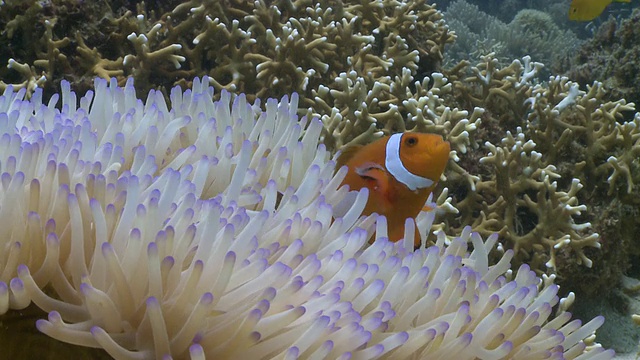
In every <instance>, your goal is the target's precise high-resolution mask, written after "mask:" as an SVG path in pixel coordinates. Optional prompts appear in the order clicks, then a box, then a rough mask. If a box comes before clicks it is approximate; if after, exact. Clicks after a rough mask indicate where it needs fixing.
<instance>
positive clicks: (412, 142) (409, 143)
mask: <svg viewBox="0 0 640 360" xmlns="http://www.w3.org/2000/svg"><path fill="white" fill-rule="evenodd" d="M404 144H405V145H407V146H415V145H416V144H418V138H417V137H415V136H408V137H407V139H406V140H405V141H404Z"/></svg>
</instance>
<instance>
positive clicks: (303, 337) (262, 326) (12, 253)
mask: <svg viewBox="0 0 640 360" xmlns="http://www.w3.org/2000/svg"><path fill="white" fill-rule="evenodd" d="M24 95H25V91H24V90H20V91H18V92H13V89H11V88H8V89H7V90H6V91H5V92H4V95H3V96H2V97H1V98H0V134H2V135H1V136H0V165H1V171H2V173H1V174H0V183H1V184H2V188H1V191H0V214H1V215H2V219H3V226H0V235H1V237H0V242H1V243H0V244H1V245H2V246H3V249H4V251H3V252H2V253H1V254H0V281H2V282H0V312H2V313H4V312H6V311H8V309H21V308H24V307H26V306H28V305H29V304H30V303H31V302H33V303H34V304H35V305H36V306H37V307H39V308H41V309H42V310H44V311H46V312H48V313H49V315H48V319H46V320H45V319H41V320H38V321H37V323H36V325H37V328H38V329H39V330H40V331H41V332H43V333H45V334H47V335H49V336H51V337H53V338H55V339H58V340H60V341H64V342H68V343H72V344H78V345H82V346H87V347H97V348H103V349H105V350H106V351H107V352H108V353H109V354H110V355H111V356H113V357H114V358H117V359H153V358H155V359H160V358H163V359H164V358H168V357H172V358H175V359H188V358H191V359H204V358H216V359H221V358H245V359H268V358H274V357H278V358H287V359H293V358H317V359H320V358H340V359H342V358H344V359H347V358H361V359H368V358H379V357H387V358H395V359H411V358H416V359H417V358H429V359H439V358H442V359H451V358H456V359H475V358H482V359H501V358H513V359H542V358H560V357H563V358H566V359H573V358H579V359H587V358H589V359H608V358H612V357H613V351H611V350H605V349H603V348H602V347H601V346H600V345H598V344H597V343H595V342H594V336H593V333H594V332H595V330H596V329H597V328H598V327H599V326H600V325H601V324H602V322H603V321H604V320H603V318H602V317H596V318H595V319H593V320H591V321H590V322H588V323H586V324H584V325H583V324H582V323H581V322H580V321H579V320H573V321H571V314H569V313H568V312H566V311H565V309H566V305H567V304H566V302H567V301H565V300H561V299H559V297H558V296H557V292H558V287H557V286H556V285H554V284H553V278H544V279H540V278H539V277H537V276H536V275H535V273H534V272H533V271H531V270H530V269H529V268H528V267H527V266H526V265H523V266H522V267H520V268H519V269H518V270H517V272H515V273H514V272H513V271H512V270H511V269H510V264H509V261H510V259H511V257H512V255H513V254H512V252H511V251H506V252H505V253H504V254H503V256H502V258H501V260H500V261H499V262H498V263H496V264H490V263H489V260H488V259H489V257H488V253H489V251H490V250H491V249H492V248H493V247H494V245H495V243H496V241H497V235H493V236H490V237H489V238H487V239H486V241H483V239H482V238H481V237H480V236H479V235H478V234H476V233H471V232H470V231H469V230H468V229H465V231H464V232H463V233H462V234H460V235H459V236H458V237H455V238H447V237H446V236H445V235H444V233H442V232H439V233H437V234H436V237H437V243H436V245H435V246H432V247H428V248H427V247H425V246H424V239H423V246H422V247H420V248H419V249H417V250H415V251H414V249H413V243H414V242H413V239H412V236H413V232H412V231H407V232H406V236H405V240H404V241H401V242H398V243H391V242H389V241H388V240H387V239H386V237H385V235H386V223H385V219H384V218H383V217H378V216H376V215H375V214H374V215H371V216H367V217H364V216H361V212H362V210H363V208H364V205H365V203H366V199H367V196H368V194H367V190H366V189H364V190H362V191H360V192H349V190H348V189H347V188H346V187H340V186H339V185H340V183H341V181H342V179H343V178H344V176H345V173H346V172H345V169H340V170H338V171H337V172H334V167H335V163H334V162H333V161H332V160H331V155H330V154H329V153H328V152H327V151H326V149H325V147H324V146H323V145H322V144H321V143H320V135H321V129H322V124H321V123H320V121H319V120H317V119H307V118H302V119H298V117H297V115H296V112H297V109H298V97H297V95H295V94H294V95H292V96H291V97H290V98H288V97H284V98H282V99H281V100H280V101H277V100H274V99H271V100H268V101H267V102H266V103H265V104H264V109H265V110H264V111H263V110H262V106H261V104H260V103H259V102H256V103H254V104H250V103H248V102H247V100H246V98H245V97H244V96H243V95H238V96H233V95H232V94H230V93H226V92H224V93H222V94H221V98H220V100H219V101H215V102H214V101H213V89H212V88H211V87H209V85H208V79H207V78H206V77H205V78H203V79H202V80H200V79H195V80H194V82H193V89H192V90H187V91H185V92H182V90H181V89H179V88H174V89H173V90H172V91H171V95H170V99H171V106H170V107H169V106H168V105H167V104H166V103H165V100H164V97H163V95H162V94H161V93H160V92H156V91H151V92H150V93H149V95H148V96H147V99H146V101H142V100H139V99H137V98H136V96H135V89H134V87H133V83H132V82H131V81H130V82H128V83H127V84H126V86H125V87H123V88H121V87H118V86H117V84H116V83H115V81H112V82H110V83H107V82H106V81H104V80H101V79H96V81H95V93H94V92H91V91H90V92H88V93H87V94H86V95H85V96H84V97H82V98H81V99H80V100H79V107H78V106H77V102H78V100H77V98H76V95H75V94H74V93H73V92H72V91H70V88H69V85H68V83H63V88H62V99H61V105H60V106H59V107H58V102H59V100H60V99H59V96H58V95H55V96H54V97H53V98H52V99H51V100H50V101H49V102H48V104H43V102H42V93H41V92H40V91H36V92H35V93H34V95H33V96H32V97H31V99H30V100H28V101H25V100H23V98H24ZM338 209H340V210H339V211H338ZM433 216H434V215H433V214H432V213H427V212H425V213H422V214H421V215H420V216H419V218H418V219H417V220H416V221H417V223H418V226H419V227H420V230H421V233H422V234H426V233H428V232H429V231H430V225H431V223H432V222H433ZM409 221H411V220H409ZM408 228H409V229H413V224H411V226H410V227H408ZM374 233H375V239H374V241H373V243H372V244H371V245H369V240H370V239H371V237H372V236H374V235H373V234H374ZM469 244H471V246H469ZM469 248H472V250H469ZM7 284H9V285H8V286H7ZM558 304H559V306H558V311H557V312H556V313H555V314H552V309H553V307H554V306H556V305H558Z"/></svg>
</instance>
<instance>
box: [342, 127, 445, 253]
mask: <svg viewBox="0 0 640 360" xmlns="http://www.w3.org/2000/svg"><path fill="white" fill-rule="evenodd" d="M450 150H451V149H450V146H449V143H448V142H446V141H444V140H443V139H442V137H441V136H440V135H435V134H421V133H409V132H407V133H398V134H393V135H391V136H385V137H382V138H380V139H378V140H376V141H374V142H372V143H370V144H368V145H364V146H362V145H353V146H348V147H347V148H345V149H344V150H343V151H342V153H341V154H340V155H339V156H338V158H337V160H336V170H337V169H340V168H341V167H342V166H344V165H346V166H347V167H348V172H347V175H346V177H345V178H344V180H343V181H342V185H349V189H350V190H360V189H362V188H365V187H366V188H368V189H369V198H368V200H367V205H366V206H365V208H364V211H363V215H370V214H372V213H374V212H375V213H377V214H379V215H384V216H385V217H386V218H387V228H388V235H389V240H391V241H398V240H400V239H402V238H403V237H404V224H405V220H406V219H407V218H409V217H413V218H415V217H416V216H417V215H418V214H419V213H420V211H421V210H423V208H424V205H425V202H426V201H427V198H428V197H429V195H430V194H431V192H432V191H433V189H434V188H435V187H436V185H437V182H438V180H439V179H440V176H441V175H442V172H443V171H444V169H445V167H446V166H447V162H448V161H449V152H450ZM415 239H416V240H415V242H416V244H417V245H419V244H420V236H419V234H418V232H417V229H416V237H415Z"/></svg>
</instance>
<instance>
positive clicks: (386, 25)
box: [0, 0, 453, 147]
mask: <svg viewBox="0 0 640 360" xmlns="http://www.w3.org/2000/svg"><path fill="white" fill-rule="evenodd" d="M62 3H64V1H62ZM6 6H7V7H10V8H11V10H14V8H16V7H18V5H17V4H13V3H11V4H10V5H9V4H8V5H6ZM34 6H35V5H34ZM75 6H76V7H77V8H79V9H80V11H83V12H87V13H89V14H91V17H90V18H92V19H94V18H95V17H99V19H94V20H95V21H96V24H94V25H93V26H91V27H90V28H91V29H92V31H93V32H92V33H91V34H90V35H92V36H91V37H89V36H86V35H85V33H84V30H83V29H77V28H76V27H74V26H73V25H72V26H69V25H65V26H64V28H61V26H60V25H59V24H61V23H63V22H64V23H65V24H67V23H68V22H70V23H71V24H73V22H71V21H66V20H68V19H67V16H68V15H69V13H70V11H66V12H65V11H58V10H57V9H58V7H64V6H62V5H59V6H56V7H54V8H53V9H52V10H51V12H53V16H50V15H49V14H48V13H43V11H44V10H42V9H40V10H38V9H39V8H37V7H36V8H34V9H35V10H33V11H32V12H33V13H34V15H33V16H38V17H44V18H45V19H46V20H47V21H49V22H50V23H51V24H54V25H52V28H51V29H48V30H47V32H43V31H31V32H30V33H29V36H31V37H34V38H36V39H38V38H41V39H42V40H41V42H44V43H48V44H57V48H56V49H55V50H56V52H51V51H49V52H43V51H39V50H36V51H35V52H34V54H32V55H30V56H23V57H20V56H15V58H16V60H17V61H21V62H22V63H26V64H31V63H35V62H38V63H41V64H43V65H47V64H48V65H47V66H45V67H46V69H45V70H46V71H45V73H44V76H45V79H52V78H57V76H55V75H57V74H54V73H53V72H52V70H54V71H55V72H56V73H57V72H60V71H64V72H65V74H66V77H67V78H72V79H75V82H74V83H73V84H72V88H74V89H76V88H78V87H79V88H81V89H84V88H85V87H86V86H87V85H86V84H84V82H86V78H87V75H88V76H96V75H97V76H100V77H105V76H116V77H118V79H119V83H120V84H121V85H122V84H124V81H125V78H126V77H127V76H133V77H134V79H135V80H136V84H137V88H138V89H139V91H140V92H141V93H145V92H147V91H148V90H149V89H150V88H151V87H155V88H158V87H159V88H161V89H165V90H166V89H169V88H170V87H171V86H173V85H174V84H181V85H189V84H188V82H187V80H186V79H189V78H192V77H194V76H203V75H208V76H209V77H210V78H212V84H213V85H214V86H215V87H216V89H217V90H220V89H223V88H224V89H227V90H230V91H241V92H243V93H245V94H247V96H249V98H250V99H253V98H254V97H259V98H265V97H269V96H273V97H279V96H282V95H284V94H288V93H290V92H292V91H296V92H298V93H299V94H300V96H301V101H300V107H301V109H300V111H301V112H305V111H307V112H309V113H315V114H318V115H323V116H331V114H332V112H331V109H332V108H333V107H337V106H339V105H340V104H341V103H344V102H348V100H347V99H339V98H336V99H333V98H332V97H333V96H334V94H335V95H336V96H338V97H340V96H341V95H342V94H341V92H340V90H344V89H343V88H344V85H343V84H341V80H339V79H340V78H341V77H343V74H351V73H355V74H356V75H355V76H356V77H358V78H360V77H363V78H364V81H366V82H367V83H368V84H370V86H371V85H372V84H375V83H381V84H382V86H383V87H389V86H391V85H392V83H393V82H394V80H395V78H396V77H404V76H405V75H404V72H405V70H407V71H409V73H410V75H411V76H412V77H413V76H418V78H419V79H420V80H421V79H422V78H423V77H425V76H427V75H428V74H430V73H431V72H432V71H434V70H435V69H437V68H438V67H439V65H440V63H441V61H442V58H443V55H442V54H443V52H444V46H445V44H448V43H451V42H452V41H453V36H452V35H451V34H450V33H449V32H448V30H447V27H446V26H445V24H444V22H443V21H442V14H441V13H440V12H439V11H437V9H436V8H435V7H434V6H433V5H430V4H427V3H426V2H423V1H415V0H398V1H391V2H389V1H382V0H376V1H374V2H370V3H367V4H363V3H360V2H344V3H343V2H333V1H323V2H312V1H296V2H282V3H277V4H271V3H270V2H267V1H262V0H261V1H257V2H255V3H253V2H244V1H230V2H228V3H225V4H222V3H221V2H218V1H201V0H192V1H187V2H183V3H180V4H178V5H176V6H175V7H173V8H172V9H171V10H170V11H168V10H167V8H168V7H169V5H160V4H155V3H150V4H145V3H140V4H138V5H137V6H136V7H135V9H128V11H124V10H123V9H118V8H115V6H116V5H115V3H114V5H113V6H114V8H109V9H103V8H102V7H101V6H94V7H92V6H90V5H85V4H79V5H75ZM97 11H99V12H98V13H97V14H99V15H97V14H96V12H97ZM9 13H11V12H9ZM118 14H121V15H118ZM9 19H10V17H7V21H10V20H9ZM58 19H64V20H65V21H62V20H60V21H57V22H56V20H58ZM0 20H2V19H1V18H0ZM98 20H99V21H98ZM56 24H57V25H56ZM50 30H53V32H51V31H50ZM94 32H95V33H94ZM96 33H97V34H96ZM8 45H10V46H12V47H14V46H15V45H14V44H13V42H9V44H8ZM76 46H77V48H78V50H74V49H76ZM56 56H58V57H60V56H63V57H64V59H65V60H66V61H67V62H68V64H67V63H65V66H64V69H62V68H60V67H58V68H55V69H54V68H53V66H54V65H55V64H56V61H54V60H55V58H56ZM0 60H1V59H0ZM67 65H69V66H67ZM2 75H3V74H1V73H0V76H2ZM17 83H18V82H14V84H17ZM41 85H43V86H47V87H49V86H51V87H53V86H56V85H57V83H53V84H50V85H48V84H47V83H44V84H41ZM323 86H324V87H327V88H329V89H331V90H337V92H335V93H334V92H332V91H328V92H326V91H324V90H320V88H321V87H323ZM48 89H49V88H48ZM318 92H322V93H324V94H325V95H323V97H324V98H325V99H324V100H325V101H326V102H327V103H328V105H329V109H326V106H324V104H317V101H316V97H317V94H318ZM377 94H378V98H379V99H380V100H381V102H382V103H383V104H384V106H383V107H381V108H379V109H374V108H376V107H378V106H377V103H371V104H369V105H370V107H371V108H372V112H371V114H372V117H373V118H374V119H376V120H377V121H378V123H379V124H380V126H381V127H384V123H386V122H387V120H388V118H389V116H390V117H391V118H393V119H395V120H397V119H401V114H397V113H395V112H394V110H393V109H392V108H391V106H390V104H393V103H394V102H395V101H396V99H395V98H394V97H393V94H391V93H389V92H388V91H382V92H377ZM397 105H399V106H400V107H401V105H400V104H399V103H398V104H397ZM351 109H352V110H354V109H353V106H352V107H351ZM341 110H342V109H341ZM320 111H322V112H320ZM378 115H379V116H380V118H377V117H376V116H378ZM387 115H388V116H387ZM348 117H349V118H350V119H349V120H350V121H351V122H352V123H354V124H355V127H354V131H353V132H344V133H343V137H344V139H341V140H340V141H338V144H337V145H338V146H341V145H342V144H345V143H347V142H349V141H351V140H353V138H355V137H357V136H358V135H359V133H360V130H361V127H362V126H364V128H365V129H366V128H368V127H369V125H370V123H371V122H370V120H371V119H370V118H364V119H362V118H358V117H355V116H354V115H352V114H349V116H348ZM361 123H362V124H361ZM326 135H327V136H326V137H327V138H328V137H329V136H330V133H326ZM370 135H371V134H370ZM369 139H370V138H369ZM327 146H329V147H331V146H333V144H331V143H330V142H328V144H327Z"/></svg>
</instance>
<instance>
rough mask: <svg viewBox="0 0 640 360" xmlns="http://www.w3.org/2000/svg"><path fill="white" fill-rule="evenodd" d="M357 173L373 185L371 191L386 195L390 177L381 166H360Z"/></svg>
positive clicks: (367, 164) (366, 164)
mask: <svg viewBox="0 0 640 360" xmlns="http://www.w3.org/2000/svg"><path fill="white" fill-rule="evenodd" d="M355 171H356V174H358V175H359V176H360V177H361V178H363V179H364V180H365V181H366V182H367V183H370V184H371V186H370V189H372V190H374V191H376V192H379V193H382V194H386V193H387V191H388V190H389V176H388V174H387V171H386V170H385V169H384V168H383V167H382V166H381V165H380V164H376V163H365V164H362V165H361V166H358V167H357V168H356V169H355Z"/></svg>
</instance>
